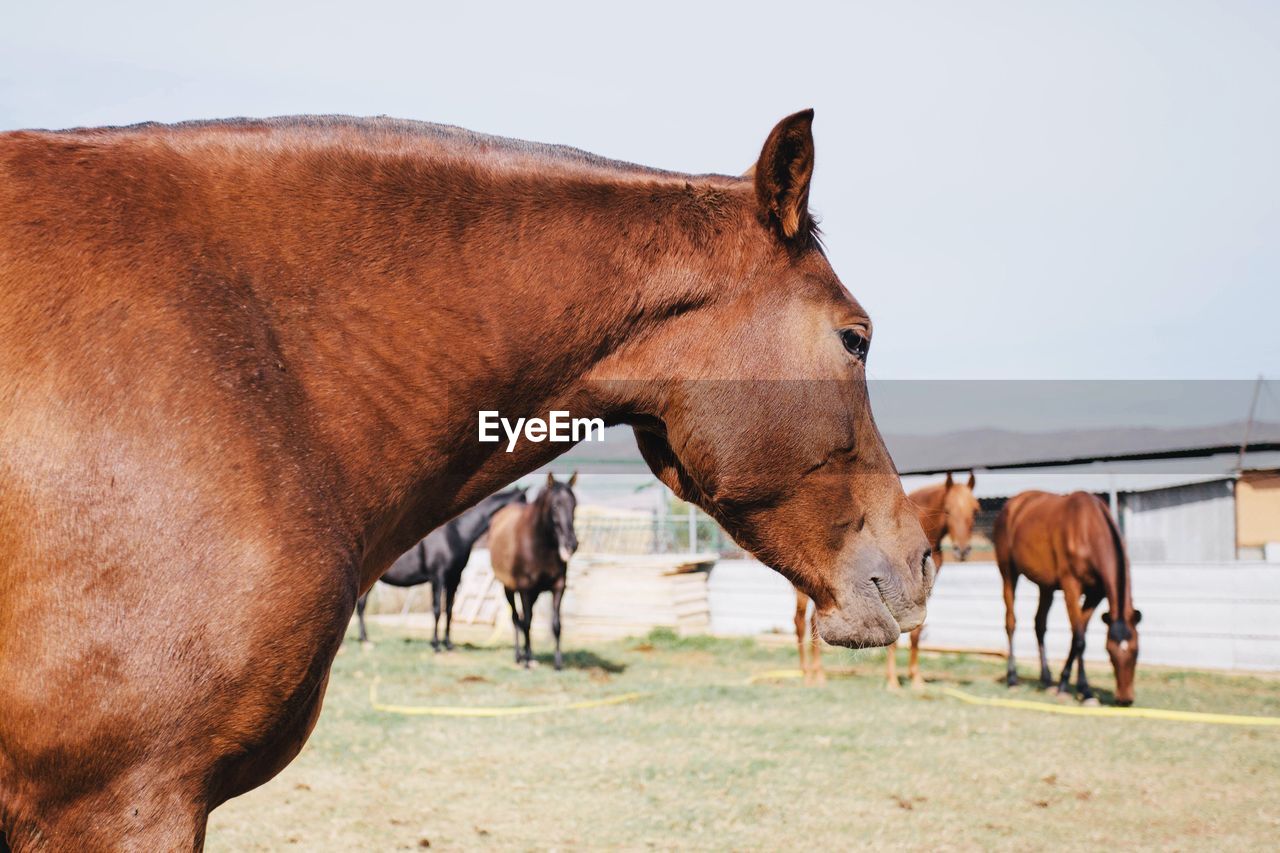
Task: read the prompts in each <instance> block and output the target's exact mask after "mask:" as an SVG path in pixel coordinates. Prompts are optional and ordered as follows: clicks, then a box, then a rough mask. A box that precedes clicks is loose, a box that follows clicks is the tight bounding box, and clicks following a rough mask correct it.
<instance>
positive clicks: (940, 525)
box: [911, 486, 947, 551]
mask: <svg viewBox="0 0 1280 853" xmlns="http://www.w3.org/2000/svg"><path fill="white" fill-rule="evenodd" d="M911 501H912V503H914V504H915V505H916V506H917V507H919V508H920V510H921V512H919V513H917V515H918V516H919V517H920V526H921V527H923V528H924V535H925V538H927V539H928V540H929V547H930V548H932V549H934V550H935V551H936V550H937V549H938V548H939V546H941V544H942V538H943V537H944V536H946V535H947V505H946V490H945V489H942V488H939V487H937V486H929V487H927V488H924V489H921V490H919V491H917V492H912V493H911Z"/></svg>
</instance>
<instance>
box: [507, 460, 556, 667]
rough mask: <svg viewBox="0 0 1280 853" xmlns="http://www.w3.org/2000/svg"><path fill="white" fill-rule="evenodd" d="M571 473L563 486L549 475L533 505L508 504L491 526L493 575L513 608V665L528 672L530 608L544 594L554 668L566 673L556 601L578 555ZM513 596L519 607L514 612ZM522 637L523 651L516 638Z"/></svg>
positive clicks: (531, 620)
mask: <svg viewBox="0 0 1280 853" xmlns="http://www.w3.org/2000/svg"><path fill="white" fill-rule="evenodd" d="M577 482H578V474H577V472H576V471H575V472H574V474H573V476H571V477H570V478H569V482H567V483H558V482H556V478H555V477H554V476H552V475H551V474H547V485H546V487H545V488H543V490H542V491H541V492H540V493H539V494H538V497H537V499H536V500H534V501H533V503H528V504H510V505H508V506H505V507H503V508H502V509H500V510H498V512H497V514H496V515H494V517H493V520H492V521H491V522H490V523H489V560H490V562H491V563H492V564H493V576H494V578H495V579H496V580H497V581H498V583H500V584H502V589H503V591H504V592H506V594H507V604H508V605H510V606H511V625H512V629H513V631H514V632H515V644H516V664H517V665H519V664H520V663H522V662H523V663H524V666H525V669H528V668H529V666H530V665H531V664H532V662H533V651H532V649H531V648H530V642H529V626H530V625H531V624H532V623H533V605H534V604H535V603H536V602H537V601H538V596H539V595H541V594H542V593H544V592H550V593H551V633H552V635H553V636H555V638H556V669H563V668H564V658H563V657H561V655H560V602H561V600H562V599H563V598H564V586H565V581H566V579H567V578H568V574H569V558H570V557H572V556H573V554H574V552H575V551H577V550H578V535H577V534H576V533H575V532H574V529H573V513H574V510H575V509H577V506H578V499H577V496H575V495H574V493H573V486H574V484H575V483H577ZM516 593H520V607H519V608H518V609H517V608H516V599H515V596H516ZM521 634H523V635H524V648H523V649H522V648H521V647H520V636H521Z"/></svg>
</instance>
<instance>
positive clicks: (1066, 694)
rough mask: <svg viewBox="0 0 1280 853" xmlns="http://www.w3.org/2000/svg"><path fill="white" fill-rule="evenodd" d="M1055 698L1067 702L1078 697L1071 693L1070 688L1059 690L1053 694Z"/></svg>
mask: <svg viewBox="0 0 1280 853" xmlns="http://www.w3.org/2000/svg"><path fill="white" fill-rule="evenodd" d="M1053 698H1054V699H1057V700H1058V701H1059V702H1062V703H1064V704H1065V703H1067V702H1074V701H1075V698H1076V697H1074V696H1072V695H1071V691H1070V690H1058V691H1057V692H1056V693H1054V694H1053Z"/></svg>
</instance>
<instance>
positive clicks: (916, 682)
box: [911, 675, 924, 690]
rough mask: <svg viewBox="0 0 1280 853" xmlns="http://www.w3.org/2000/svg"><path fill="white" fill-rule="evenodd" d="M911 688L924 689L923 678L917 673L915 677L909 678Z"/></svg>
mask: <svg viewBox="0 0 1280 853" xmlns="http://www.w3.org/2000/svg"><path fill="white" fill-rule="evenodd" d="M911 689H912V690H924V679H923V678H921V677H920V676H918V675H917V676H916V677H915V678H913V679H911Z"/></svg>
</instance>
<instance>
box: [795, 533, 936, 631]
mask: <svg viewBox="0 0 1280 853" xmlns="http://www.w3.org/2000/svg"><path fill="white" fill-rule="evenodd" d="M862 550H863V552H864V556H863V557H862V558H861V559H857V560H855V561H854V565H852V566H851V567H850V569H849V571H848V574H847V575H846V577H847V580H846V582H845V583H844V584H841V585H840V587H839V589H838V591H837V595H836V601H835V606H834V607H829V608H827V609H826V610H825V611H819V612H818V614H817V627H818V633H819V634H820V635H821V636H822V638H823V639H824V640H826V641H827V642H828V643H831V644H833V645H837V646H848V647H850V648H855V649H857V648H872V647H876V646H887V645H890V644H891V643H893V642H894V641H896V640H897V639H898V637H899V635H901V634H903V633H905V632H907V631H912V630H915V629H916V628H918V627H920V625H922V624H923V623H924V617H925V601H926V599H927V598H928V596H929V590H930V589H931V588H932V586H933V579H934V577H935V574H936V572H935V570H934V566H933V560H932V559H931V558H928V557H922V558H921V559H920V560H919V561H914V560H913V563H912V565H911V568H910V569H909V570H908V569H906V568H905V567H904V568H898V567H896V566H894V564H893V563H892V562H891V561H890V560H889V558H888V557H887V556H886V555H885V553H884V552H883V551H882V550H881V549H880V548H878V547H872V548H866V549H862ZM917 573H918V574H917ZM904 575H906V577H904Z"/></svg>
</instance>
